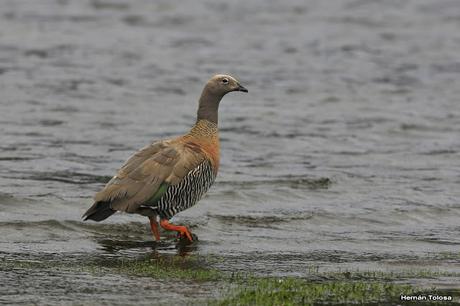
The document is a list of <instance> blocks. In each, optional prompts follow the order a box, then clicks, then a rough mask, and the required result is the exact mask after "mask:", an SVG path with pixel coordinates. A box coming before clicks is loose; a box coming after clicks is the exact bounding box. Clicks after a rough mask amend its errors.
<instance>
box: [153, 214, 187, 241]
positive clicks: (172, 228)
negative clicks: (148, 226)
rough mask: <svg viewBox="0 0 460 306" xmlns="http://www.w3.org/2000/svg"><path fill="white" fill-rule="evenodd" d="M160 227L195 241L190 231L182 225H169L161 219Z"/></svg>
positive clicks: (165, 220)
mask: <svg viewBox="0 0 460 306" xmlns="http://www.w3.org/2000/svg"><path fill="white" fill-rule="evenodd" d="M160 225H161V227H162V228H164V229H165V230H168V231H176V232H178V234H179V235H180V236H182V237H184V236H185V237H187V239H188V240H190V241H193V238H192V234H191V233H190V231H189V230H188V228H187V227H185V226H182V225H174V224H171V223H169V221H168V220H167V219H161V220H160Z"/></svg>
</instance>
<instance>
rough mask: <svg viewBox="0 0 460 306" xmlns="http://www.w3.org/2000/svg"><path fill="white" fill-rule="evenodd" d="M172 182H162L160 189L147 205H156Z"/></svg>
mask: <svg viewBox="0 0 460 306" xmlns="http://www.w3.org/2000/svg"><path fill="white" fill-rule="evenodd" d="M169 185H170V184H168V183H166V182H163V183H161V185H160V187H158V190H157V191H156V192H155V194H154V195H153V196H152V197H151V198H150V199H149V200H148V201H147V203H146V204H147V205H155V204H156V202H158V201H159V200H160V199H161V197H162V196H163V195H164V194H165V192H166V190H167V189H168V187H169Z"/></svg>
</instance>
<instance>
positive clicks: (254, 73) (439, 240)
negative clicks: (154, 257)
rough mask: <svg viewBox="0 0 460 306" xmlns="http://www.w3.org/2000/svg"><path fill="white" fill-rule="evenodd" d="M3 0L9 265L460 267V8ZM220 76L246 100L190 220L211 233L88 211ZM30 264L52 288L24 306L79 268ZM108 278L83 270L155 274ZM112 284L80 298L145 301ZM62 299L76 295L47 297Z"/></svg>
mask: <svg viewBox="0 0 460 306" xmlns="http://www.w3.org/2000/svg"><path fill="white" fill-rule="evenodd" d="M0 14H1V18H0V79H1V82H0V91H1V99H0V131H1V135H2V136H1V140H2V141H1V143H0V229H1V233H2V235H1V237H0V254H1V255H0V256H1V258H2V260H3V261H7V260H12V259H15V260H17V259H23V260H43V258H45V257H46V256H48V255H50V256H51V255H52V256H53V258H54V260H60V261H64V262H65V261H66V260H73V259H74V258H80V257H81V258H88V257H90V258H96V257H97V258H111V257H114V256H115V257H123V258H125V257H126V258H137V257H139V256H144V255H145V254H148V253H149V252H159V253H160V254H168V255H169V254H176V253H180V254H183V253H189V254H197V255H206V256H208V255H211V256H219V257H222V258H224V259H223V260H220V261H219V262H217V263H214V266H215V267H217V268H219V269H221V270H224V271H252V272H255V273H260V274H263V275H298V276H303V275H305V273H307V272H306V271H308V269H310V268H311V267H319V269H321V270H324V271H337V270H346V269H359V270H383V271H401V270H405V269H408V270H410V269H415V268H420V267H423V268H425V269H432V270H435V271H449V272H458V273H460V258H459V256H458V254H459V251H460V235H459V233H460V225H459V224H460V223H459V217H460V202H459V199H460V188H459V184H460V162H459V160H460V159H459V157H460V153H459V152H460V137H459V133H460V104H459V101H458V97H459V94H460V78H459V77H460V59H459V57H458V54H459V53H458V50H459V48H460V31H458V29H459V27H460V3H459V2H457V1H448V0H446V1H439V0H430V1H428V0H424V1H420V0H412V1H403V2H401V1H391V0H388V1H360V0H347V1H338V0H337V1H321V2H319V1H295V0H292V1H291V0H290V1H282V2H280V3H275V2H270V3H268V2H266V1H253V2H251V3H247V2H246V1H237V2H232V3H221V4H218V3H214V2H213V1H200V2H197V1H194V2H193V3H192V2H190V3H181V5H175V4H172V3H170V2H169V1H155V2H152V1H147V0H145V1H113V2H112V1H110V2H109V1H100V0H97V1H96V0H93V1H66V0H60V1H40V2H39V3H38V2H30V1H3V2H1V3H0ZM214 73H230V74H233V75H236V76H237V77H238V78H239V79H240V81H241V83H242V84H243V85H245V86H246V87H247V88H248V89H249V94H239V93H235V94H230V95H228V96H226V97H225V98H224V100H223V102H222V103H221V109H220V114H219V116H220V118H219V119H220V123H219V124H220V128H221V146H222V147H221V152H222V157H221V167H220V173H219V176H218V178H217V181H216V184H215V185H214V186H213V187H212V188H211V190H210V192H209V193H208V195H207V196H206V197H205V198H204V199H203V200H202V201H200V203H199V204H198V205H197V206H195V207H193V208H192V209H189V210H187V211H185V212H183V213H181V214H179V215H177V216H176V217H175V218H174V221H175V222H177V223H185V224H189V225H190V226H191V228H192V230H193V232H194V233H195V234H197V235H198V237H199V242H198V243H196V244H195V245H193V246H192V247H188V248H185V249H184V248H182V247H177V246H176V244H175V243H174V242H173V240H172V239H170V240H167V241H166V242H163V243H161V244H158V245H157V244H155V243H153V242H151V241H152V238H151V236H150V234H149V231H148V226H147V219H145V218H142V217H140V216H129V215H115V216H113V217H112V218H110V219H108V220H106V221H104V222H102V223H92V222H85V223H83V222H81V220H80V216H81V215H82V213H83V212H84V211H85V209H86V208H87V207H88V206H89V205H90V204H91V197H92V195H93V194H94V193H95V192H96V191H97V190H99V189H100V188H101V187H102V186H103V184H104V183H105V182H106V181H107V180H108V179H109V178H110V177H111V176H112V175H113V174H114V172H115V170H116V169H117V168H118V167H119V166H120V165H121V163H122V162H123V161H124V160H126V158H128V157H129V156H130V155H131V154H132V153H133V152H134V151H135V150H137V149H138V148H140V147H142V146H144V145H145V144H147V143H149V142H151V141H153V140H157V139H162V138H166V137H171V136H175V135H179V134H181V133H183V132H185V131H186V130H187V129H188V128H189V127H190V126H191V125H192V124H193V122H194V116H195V111H196V101H197V97H198V96H199V94H200V91H201V89H202V86H203V83H204V82H205V80H207V79H208V78H209V77H210V76H211V75H212V74H214ZM18 271H19V272H15V271H9V272H8V274H7V275H3V276H2V278H3V279H4V281H5V280H6V282H3V283H7V284H9V286H6V287H5V288H10V289H11V288H15V287H17V284H19V283H22V284H25V283H34V284H36V285H35V286H36V287H34V288H33V290H32V289H30V291H29V292H31V293H30V295H28V294H25V295H22V299H21V300H16V301H17V302H18V303H19V302H23V303H25V304H27V303H30V301H32V300H34V299H36V298H37V295H34V294H33V292H39V294H48V293H49V294H51V293H52V292H54V291H52V290H51V289H50V287H49V286H50V285H49V284H47V283H46V282H43V283H40V280H43V279H49V280H50V281H51V279H54V280H55V281H61V282H63V283H69V279H70V278H73V277H75V275H74V276H72V275H70V276H69V275H67V274H66V273H65V272H62V273H57V274H56V275H49V274H50V273H48V274H47V273H46V271H37V274H35V275H32V274H30V275H29V274H28V273H21V271H22V270H18ZM40 273H43V274H40ZM108 277H109V278H108V279H102V280H101V281H100V280H99V279H98V278H97V277H96V276H91V275H90V274H85V275H78V278H79V279H80V281H81V282H82V283H83V285H82V286H83V287H85V286H91V284H93V286H94V284H95V283H97V284H101V283H104V284H107V283H112V282H115V283H118V282H121V283H123V282H126V283H127V284H129V285H127V286H128V287H129V288H134V287H137V286H138V285H139V283H138V282H141V280H138V279H132V278H129V277H123V276H119V275H118V276H108ZM110 277H113V279H110ZM412 282H414V283H417V282H418V281H417V280H416V279H414V280H412ZM37 283H38V284H37ZM458 283H459V282H458V279H457V278H439V279H433V280H430V281H428V283H425V284H424V285H428V286H430V285H436V286H439V287H449V288H450V287H457V285H458ZM69 286H70V285H69ZM98 286H100V287H98ZM158 286H160V284H158ZM10 289H0V290H2V291H3V292H0V295H3V297H2V298H1V300H0V302H5V303H8V302H11V301H14V300H15V297H17V296H18V295H17V293H16V295H15V294H14V292H13V291H14V290H13V291H8V290H10ZM106 289H107V287H106V285H97V286H96V287H92V291H91V294H85V292H86V291H85V290H84V289H82V290H81V291H78V292H77V293H75V296H72V298H73V299H75V298H78V299H80V300H81V301H82V303H85V301H86V302H89V301H90V299H91V298H92V297H94V296H98V297H100V298H104V297H107V296H111V298H110V300H109V301H108V303H113V304H116V303H121V304H124V303H129V302H130V301H131V302H132V300H130V291H129V290H121V289H120V288H118V287H116V288H115V289H113V288H112V289H111V291H110V292H107V290H108V289H107V290H106ZM50 290H51V291H50ZM203 290H205V291H206V288H204V289H203ZM150 291H151V290H150V289H149V288H146V289H145V290H144V291H143V293H142V294H140V295H141V296H143V295H145V300H144V302H145V303H148V301H149V299H150V298H155V299H156V298H159V297H158V296H156V295H149V294H152V293H149V292H150ZM170 291H171V290H170V289H165V290H163V291H162V290H161V289H159V291H158V292H160V293H161V292H164V293H163V294H164V295H165V296H167V294H168V292H170ZM211 291H212V290H211ZM211 291H209V292H211ZM11 292H13V293H11ZM50 292H51V293H50ZM175 292H178V293H177V294H178V295H180V296H181V298H182V299H186V298H187V297H190V296H192V297H193V294H192V293H190V292H188V293H187V292H185V293H184V292H182V291H180V290H175ZM206 292H207V294H210V293H209V292H208V291H206ZM56 294H58V296H60V295H59V293H56ZM200 294H201V293H200V290H197V293H196V295H197V296H199V295H200ZM160 295H161V294H160ZM160 300H161V299H160ZM43 301H44V300H42V302H43ZM60 301H61V302H62V303H64V302H65V301H69V303H70V301H72V299H71V298H69V299H68V300H59V298H56V299H50V300H49V301H48V302H49V303H56V304H59V303H60ZM138 302H139V301H138ZM144 302H143V303H144ZM139 303H140V302H139Z"/></svg>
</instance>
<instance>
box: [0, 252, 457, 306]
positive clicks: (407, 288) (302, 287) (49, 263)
mask: <svg viewBox="0 0 460 306" xmlns="http://www.w3.org/2000/svg"><path fill="white" fill-rule="evenodd" d="M218 259H219V258H217V259H213V257H203V256H187V257H181V256H176V255H161V256H152V255H151V256H149V257H142V258H134V259H126V258H117V257H115V258H111V257H98V258H80V260H77V258H73V259H67V260H62V261H59V260H56V259H53V260H49V259H45V258H42V259H38V260H30V259H29V260H1V261H0V271H2V270H3V271H7V270H10V269H11V268H14V269H24V270H34V269H37V270H47V271H58V270H59V271H78V272H85V273H92V274H95V275H100V274H125V275H129V276H138V277H151V278H153V279H157V280H160V281H164V282H171V281H173V282H177V281H181V282H203V283H205V282H212V284H213V285H215V284H217V286H219V288H220V289H219V291H220V292H221V293H222V296H221V297H220V298H217V299H214V300H208V301H207V303H208V304H210V305H224V306H225V305H317V304H328V305H340V304H342V305H348V304H367V305H371V304H373V305H385V304H386V305H393V304H394V303H396V302H397V303H399V304H405V303H401V301H399V296H400V295H401V294H405V295H417V294H423V293H424V292H426V293H430V294H433V293H436V292H437V291H436V289H435V288H432V289H429V290H427V289H420V288H417V287H415V286H413V285H409V284H401V283H399V282H400V281H401V280H405V279H406V280H410V279H423V278H435V277H459V276H460V274H459V273H454V272H445V271H431V270H413V271H412V270H403V271H399V272H384V271H359V270H356V271H331V272H326V271H324V272H321V271H320V269H319V268H318V267H312V268H311V269H309V270H308V271H307V272H308V273H307V275H306V276H305V277H304V278H299V277H282V278H279V277H267V276H256V275H254V274H251V273H245V272H238V273H228V272H223V271H220V270H217V269H213V268H211V267H212V263H213V261H214V260H218ZM438 292H439V291H438ZM450 294H451V295H453V296H456V297H458V292H457V291H451V292H450Z"/></svg>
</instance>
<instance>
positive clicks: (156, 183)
mask: <svg viewBox="0 0 460 306" xmlns="http://www.w3.org/2000/svg"><path fill="white" fill-rule="evenodd" d="M204 159H205V155H204V154H203V153H202V152H200V151H199V150H196V148H194V149H193V150H191V149H190V148H188V147H187V146H185V145H184V144H183V143H181V142H179V141H163V142H157V143H153V144H152V145H150V146H147V147H144V148H143V149H141V150H140V151H138V152H137V153H135V154H134V155H133V156H132V157H131V158H129V159H128V161H126V163H125V164H124V165H123V166H122V167H121V168H120V170H118V172H117V174H116V176H114V177H113V178H112V179H111V180H110V181H109V182H108V183H107V185H106V186H105V187H104V188H103V189H102V190H101V191H100V192H98V193H97V194H96V195H95V197H94V200H95V201H96V202H107V201H108V202H111V208H112V209H114V210H120V211H126V212H136V210H137V209H138V208H139V206H140V205H142V204H144V203H146V202H147V201H148V200H149V199H151V198H152V197H154V196H155V193H156V192H157V191H158V190H159V189H160V186H161V185H162V183H168V184H170V185H175V184H178V183H179V182H180V181H181V180H182V179H183V178H184V177H185V175H187V173H188V172H189V171H191V170H192V169H194V168H195V167H196V166H198V165H199V164H200V163H201V162H202V161H203V160H204Z"/></svg>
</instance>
